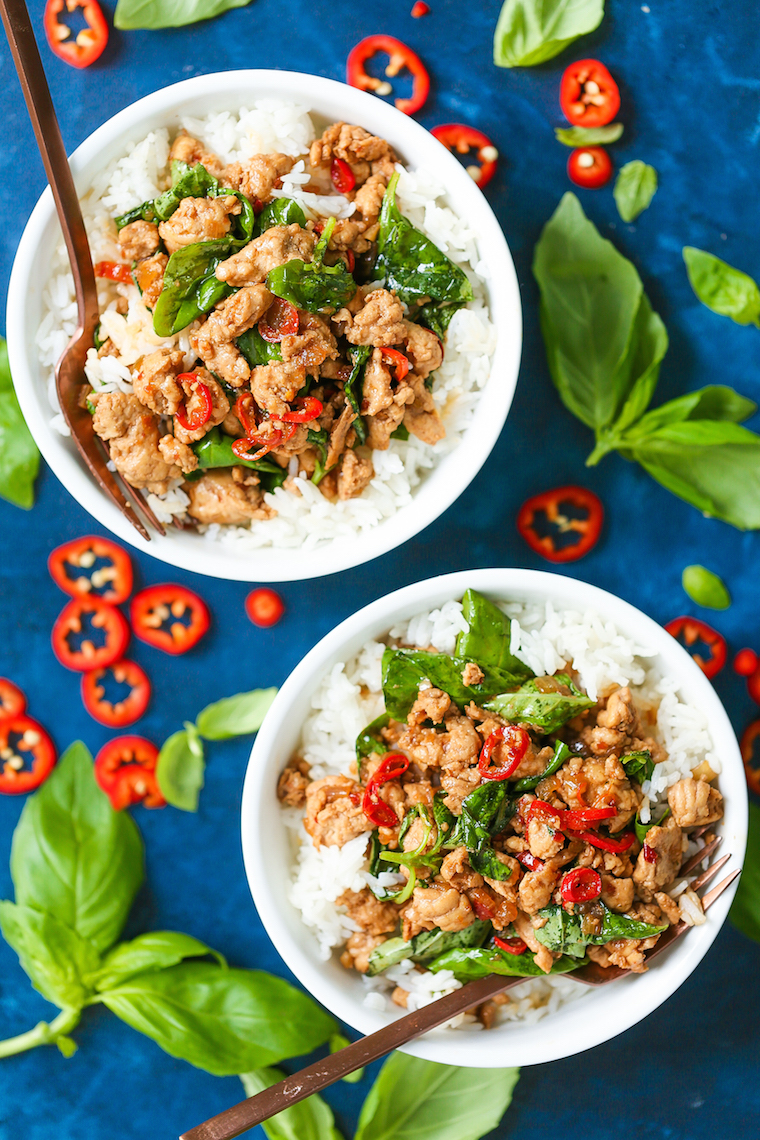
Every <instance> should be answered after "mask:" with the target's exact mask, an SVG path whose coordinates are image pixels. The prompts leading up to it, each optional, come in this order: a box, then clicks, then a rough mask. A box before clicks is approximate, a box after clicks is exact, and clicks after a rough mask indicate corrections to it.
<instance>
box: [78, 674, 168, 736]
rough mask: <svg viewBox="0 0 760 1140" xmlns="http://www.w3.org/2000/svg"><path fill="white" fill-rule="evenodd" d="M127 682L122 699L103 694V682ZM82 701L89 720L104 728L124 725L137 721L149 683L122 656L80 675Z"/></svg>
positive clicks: (148, 695)
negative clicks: (120, 658)
mask: <svg viewBox="0 0 760 1140" xmlns="http://www.w3.org/2000/svg"><path fill="white" fill-rule="evenodd" d="M109 680H110V683H111V684H116V685H127V686H128V688H129V692H128V694H127V696H125V697H124V698H123V700H112V699H111V698H110V697H108V695H107V688H106V683H107V682H108V681H109ZM81 689H82V703H83V704H84V707H85V708H86V709H87V712H88V713H89V714H90V716H91V717H92V719H93V720H96V721H97V722H98V724H104V725H106V727H108V728H126V727H127V725H130V724H134V723H135V721H137V720H139V719H140V717H141V716H142V715H143V713H144V712H145V710H146V709H147V707H148V704H149V703H150V695H151V683H150V681H149V680H148V677H147V675H146V674H145V672H144V670H143V669H141V668H140V666H139V665H138V664H136V662H134V661H128V660H127V659H126V658H124V659H123V660H122V661H115V662H114V663H113V665H107V666H105V667H104V668H102V669H92V670H90V672H89V673H84V674H83V675H82V687H81Z"/></svg>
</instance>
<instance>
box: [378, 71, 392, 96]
mask: <svg viewBox="0 0 760 1140" xmlns="http://www.w3.org/2000/svg"><path fill="white" fill-rule="evenodd" d="M386 74H388V75H391V74H393V75H395V72H390V71H388V72H387V73H386ZM392 91H393V88H392V87H391V85H390V83H383V82H380V83H378V85H377V87H376V88H375V93H376V94H377V95H390V94H391V92H392Z"/></svg>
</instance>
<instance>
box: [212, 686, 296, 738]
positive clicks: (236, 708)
mask: <svg viewBox="0 0 760 1140" xmlns="http://www.w3.org/2000/svg"><path fill="white" fill-rule="evenodd" d="M276 696H277V689H252V690H251V692H250V693H238V694H237V695H236V696H234V697H224V698H223V699H222V700H221V701H215V702H214V704H213V705H207V706H206V708H205V709H203V711H202V712H201V713H199V715H198V718H197V720H196V722H195V723H196V726H197V728H198V732H199V733H200V734H201V736H203V737H205V739H206V740H228V739H229V738H230V737H232V736H247V735H248V734H249V733H251V732H258V730H259V729H260V728H261V726H262V724H263V723H264V717H265V716H266V713H267V711H268V709H269V706H270V705H271V703H272V701H273V700H274V698H275V697H276Z"/></svg>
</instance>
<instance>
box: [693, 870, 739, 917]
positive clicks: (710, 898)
mask: <svg viewBox="0 0 760 1140" xmlns="http://www.w3.org/2000/svg"><path fill="white" fill-rule="evenodd" d="M741 873H742V870H741V867H737V868H736V870H735V871H732V872H731V874H730V875H726V877H725V879H723V881H722V882H720V883H718V885H717V887H713V889H712V890H711V891H708V892H707V894H706V895H703V896H702V909H703V910H708V909H709V907H711V906H712V904H713V903H714V902H715V901H716V900H717V899H719V898H720V896H721V895H722V894H723V892H724V891H725V890H726V888H727V887H730V886H731V884H732V883H733V881H734V879H735V878H736V877H737V876H738V875H741Z"/></svg>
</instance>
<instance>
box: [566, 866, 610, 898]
mask: <svg viewBox="0 0 760 1140" xmlns="http://www.w3.org/2000/svg"><path fill="white" fill-rule="evenodd" d="M559 890H560V894H561V895H562V901H563V903H581V902H591V901H592V900H593V899H598V898H599V896H600V895H601V893H602V876H601V875H600V874H599V872H598V871H595V870H594V869H593V867H575V868H574V869H573V870H572V871H568V872H567V874H566V875H563V876H562V884H561V886H560V889H559Z"/></svg>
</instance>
